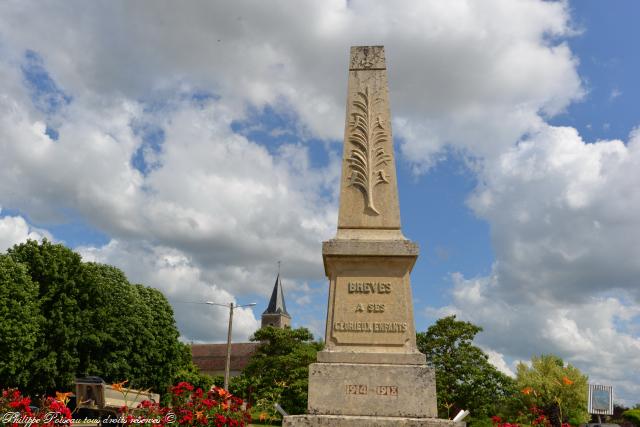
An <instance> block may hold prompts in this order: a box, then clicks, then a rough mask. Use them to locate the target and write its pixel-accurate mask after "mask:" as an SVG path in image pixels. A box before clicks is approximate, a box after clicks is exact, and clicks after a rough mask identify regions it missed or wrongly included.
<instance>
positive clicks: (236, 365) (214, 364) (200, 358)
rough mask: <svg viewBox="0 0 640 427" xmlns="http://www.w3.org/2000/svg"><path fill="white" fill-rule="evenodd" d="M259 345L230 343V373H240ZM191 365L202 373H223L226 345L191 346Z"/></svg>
mask: <svg viewBox="0 0 640 427" xmlns="http://www.w3.org/2000/svg"><path fill="white" fill-rule="evenodd" d="M259 345H260V343H257V342H241V343H231V363H230V364H231V367H230V370H232V371H240V370H242V369H244V367H245V366H247V364H248V363H249V359H250V358H251V355H252V354H253V353H254V352H255V351H256V349H257V348H258V346H259ZM191 356H192V358H193V363H195V365H196V366H197V367H198V368H200V371H202V372H211V371H223V370H224V368H225V366H224V365H225V363H226V360H227V344H226V343H224V344H191Z"/></svg>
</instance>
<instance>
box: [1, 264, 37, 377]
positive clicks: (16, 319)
mask: <svg viewBox="0 0 640 427" xmlns="http://www.w3.org/2000/svg"><path fill="white" fill-rule="evenodd" d="M43 320H44V319H42V316H41V315H40V306H39V303H38V286H37V285H36V284H35V283H33V282H32V281H31V277H30V276H29V273H28V271H27V268H26V266H24V265H23V264H21V263H19V262H16V261H15V260H13V259H12V258H11V257H9V256H7V255H0V354H2V357H1V358H0V384H9V383H12V384H15V385H16V386H18V387H25V386H26V385H27V383H28V381H29V363H30V361H32V360H33V359H34V356H35V351H36V343H37V341H38V334H39V331H40V324H41V323H42V322H43Z"/></svg>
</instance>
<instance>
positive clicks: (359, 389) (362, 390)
mask: <svg viewBox="0 0 640 427" xmlns="http://www.w3.org/2000/svg"><path fill="white" fill-rule="evenodd" d="M346 393H347V394H367V386H366V385H365V384H347V390H346Z"/></svg>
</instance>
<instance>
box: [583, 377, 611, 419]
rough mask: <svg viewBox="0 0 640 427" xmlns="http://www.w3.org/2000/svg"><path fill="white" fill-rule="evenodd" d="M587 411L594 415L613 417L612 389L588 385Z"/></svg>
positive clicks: (604, 386) (608, 386) (607, 386)
mask: <svg viewBox="0 0 640 427" xmlns="http://www.w3.org/2000/svg"><path fill="white" fill-rule="evenodd" d="M588 411H589V413H590V414H596V415H613V387H611V386H610V385H597V384H589V407H588Z"/></svg>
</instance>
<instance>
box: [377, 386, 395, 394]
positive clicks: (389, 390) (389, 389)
mask: <svg viewBox="0 0 640 427" xmlns="http://www.w3.org/2000/svg"><path fill="white" fill-rule="evenodd" d="M376 394H377V395H379V396H397V395H398V387H397V386H395V385H379V386H378V387H376Z"/></svg>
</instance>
